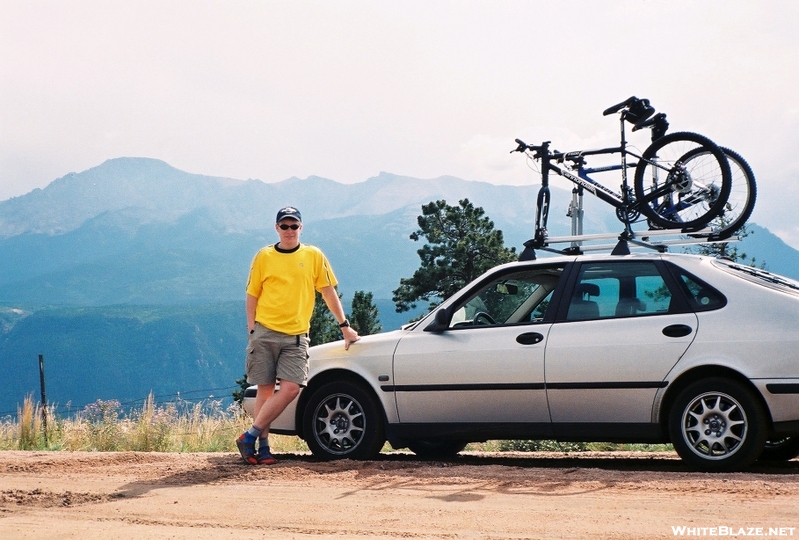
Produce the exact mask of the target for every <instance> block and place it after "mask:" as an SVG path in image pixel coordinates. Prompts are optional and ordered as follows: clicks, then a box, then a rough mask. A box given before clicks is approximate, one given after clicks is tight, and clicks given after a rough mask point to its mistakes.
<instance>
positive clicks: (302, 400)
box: [294, 369, 388, 440]
mask: <svg viewBox="0 0 799 540" xmlns="http://www.w3.org/2000/svg"><path fill="white" fill-rule="evenodd" d="M341 381H344V382H349V383H352V384H357V385H358V386H361V387H362V388H363V389H364V390H365V391H367V392H369V393H370V394H371V396H372V397H373V398H374V400H375V403H378V404H379V406H380V413H381V414H382V415H383V422H384V423H387V422H388V419H387V417H386V410H385V406H384V404H383V400H382V399H380V396H378V395H377V392H376V391H375V389H374V388H373V387H372V385H371V384H369V382H368V381H367V380H366V379H365V378H364V377H363V376H361V375H359V374H358V373H355V372H352V371H349V370H346V369H330V370H327V371H323V372H321V373H319V374H317V375H316V376H314V377H313V378H312V379H310V380H309V381H308V385H307V386H306V387H305V388H304V389H303V391H302V393H300V396H299V398H297V407H296V409H295V411H294V425H295V426H297V436H298V437H299V438H300V439H302V440H306V435H305V426H304V425H303V421H302V420H303V415H304V414H305V407H306V406H307V404H308V400H309V399H311V396H312V395H313V393H314V392H316V391H317V390H318V389H319V388H321V387H322V386H324V385H326V384H327V383H331V382H341Z"/></svg>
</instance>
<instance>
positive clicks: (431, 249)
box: [393, 199, 518, 313]
mask: <svg viewBox="0 0 799 540" xmlns="http://www.w3.org/2000/svg"><path fill="white" fill-rule="evenodd" d="M417 222H418V224H419V229H418V230H416V231H414V232H413V233H412V234H411V236H410V238H411V240H414V241H418V240H419V239H420V238H421V237H425V238H426V239H427V241H428V243H427V244H425V245H424V246H423V247H422V248H421V249H420V250H418V251H417V253H418V254H419V258H420V259H421V260H422V264H421V267H420V268H419V269H418V270H416V272H414V274H413V276H411V277H410V278H402V279H400V286H399V287H398V288H397V289H395V290H394V297H393V300H394V303H395V304H396V306H397V312H398V313H402V312H403V311H408V310H410V309H414V308H415V307H416V302H418V301H427V302H429V303H430V307H431V308H432V307H435V306H436V305H437V304H438V303H439V302H441V301H442V300H444V299H446V298H447V297H449V296H451V295H452V294H454V293H455V292H457V291H458V290H460V289H461V288H462V287H463V286H464V285H466V284H467V283H469V282H470V281H472V280H473V279H474V278H476V277H478V276H479V275H481V274H482V273H484V272H486V271H487V270H489V269H491V268H493V267H494V266H496V265H498V264H502V263H506V262H511V261H515V260H517V259H518V256H517V255H516V249H515V248H510V249H508V248H506V247H505V245H504V240H503V238H502V231H500V230H495V229H494V222H492V221H491V220H490V219H488V217H486V216H485V212H484V210H483V209H482V208H479V207H475V206H474V205H473V204H472V203H470V202H469V199H463V200H461V201H459V205H458V206H449V205H447V202H446V201H445V200H439V201H435V202H431V203H429V204H426V205H423V206H422V215H421V216H419V217H418V218H417Z"/></svg>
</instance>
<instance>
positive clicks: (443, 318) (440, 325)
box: [424, 308, 452, 332]
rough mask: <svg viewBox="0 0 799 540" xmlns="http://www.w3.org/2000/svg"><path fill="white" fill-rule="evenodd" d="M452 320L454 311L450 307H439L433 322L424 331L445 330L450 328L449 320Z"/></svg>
mask: <svg viewBox="0 0 799 540" xmlns="http://www.w3.org/2000/svg"><path fill="white" fill-rule="evenodd" d="M451 320H452V312H451V311H450V310H449V308H444V309H439V310H438V311H436V316H435V317H434V318H433V322H431V323H430V324H428V325H427V326H426V327H425V329H424V331H425V332H443V331H444V330H447V329H449V322H450V321H451Z"/></svg>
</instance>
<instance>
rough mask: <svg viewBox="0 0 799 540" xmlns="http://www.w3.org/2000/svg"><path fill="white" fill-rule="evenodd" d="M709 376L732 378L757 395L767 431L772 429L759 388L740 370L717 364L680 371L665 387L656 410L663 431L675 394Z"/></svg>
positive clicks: (771, 422)
mask: <svg viewBox="0 0 799 540" xmlns="http://www.w3.org/2000/svg"><path fill="white" fill-rule="evenodd" d="M710 377H721V378H727V379H731V380H734V381H736V382H739V383H741V384H743V385H744V386H746V387H747V388H748V389H749V390H751V391H752V393H753V394H754V395H755V396H756V397H757V399H758V400H759V401H760V404H761V405H762V407H763V410H764V411H765V412H766V416H767V420H768V431H769V432H770V431H772V429H773V420H772V418H771V409H769V406H768V403H766V400H765V398H763V394H761V393H760V390H759V389H758V388H757V386H755V385H754V384H753V383H752V381H750V380H749V379H748V378H747V377H746V376H744V375H743V374H742V373H741V372H739V371H736V370H734V369H732V368H730V367H727V366H719V365H705V366H697V367H695V368H692V369H689V370H688V371H685V372H684V373H681V374H680V375H679V376H678V377H677V379H675V380H674V382H672V383H671V384H670V385H669V386H668V388H667V389H666V393H665V394H664V395H663V399H662V400H661V401H660V407H659V410H658V423H659V424H660V427H661V429H662V430H663V432H664V433H668V429H669V415H670V412H671V408H672V407H673V406H674V402H675V401H676V399H677V396H679V395H680V392H682V391H683V390H684V389H685V388H687V387H688V385H689V384H692V383H694V382H696V381H699V380H702V379H707V378H710Z"/></svg>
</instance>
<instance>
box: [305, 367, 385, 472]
mask: <svg viewBox="0 0 799 540" xmlns="http://www.w3.org/2000/svg"><path fill="white" fill-rule="evenodd" d="M303 427H304V432H305V433H306V442H307V443H308V447H309V448H310V449H311V452H312V453H313V455H314V456H316V457H318V458H321V459H326V460H327V459H345V458H348V459H372V458H374V457H375V456H377V454H379V453H380V449H381V448H382V447H383V444H385V441H386V438H385V434H384V426H383V415H382V413H381V411H380V408H379V407H378V406H377V405H376V400H375V399H374V398H373V397H372V394H371V393H370V392H369V391H367V390H365V389H364V388H363V387H362V386H361V385H358V384H356V383H351V382H344V381H342V382H332V383H328V384H325V385H324V386H322V387H320V388H319V389H318V390H316V391H315V392H314V393H313V394H312V395H311V398H310V399H309V400H308V403H307V405H306V407H305V413H304V415H303Z"/></svg>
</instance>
